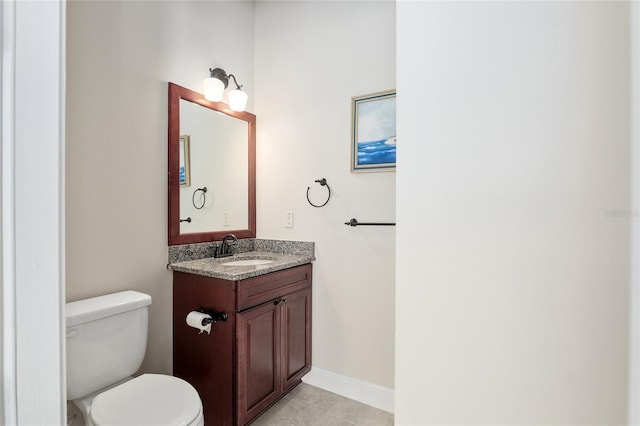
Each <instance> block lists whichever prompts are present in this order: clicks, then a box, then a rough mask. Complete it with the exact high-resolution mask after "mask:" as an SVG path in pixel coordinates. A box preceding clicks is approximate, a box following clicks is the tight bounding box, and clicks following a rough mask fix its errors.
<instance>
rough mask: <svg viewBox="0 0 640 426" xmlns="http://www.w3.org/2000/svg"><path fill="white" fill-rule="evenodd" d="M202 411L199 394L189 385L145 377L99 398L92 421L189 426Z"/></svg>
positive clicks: (93, 406)
mask: <svg viewBox="0 0 640 426" xmlns="http://www.w3.org/2000/svg"><path fill="white" fill-rule="evenodd" d="M201 411H202V402H201V401H200V397H199V396H198V392H196V390H195V389H194V388H193V386H191V385H190V384H189V383H187V382H185V381H184V380H182V379H179V378H177V377H173V376H166V375H163V374H143V375H142V376H139V377H136V378H135V379H133V380H129V381H128V382H126V383H123V384H121V385H119V386H116V387H114V388H112V389H109V390H108V391H105V392H103V393H101V394H99V395H98V396H96V398H95V399H94V400H93V404H91V420H93V422H94V423H95V424H96V425H97V426H98V425H110V426H111V425H113V426H117V425H138V426H145V425H149V426H151V425H153V426H161V425H162V426H169V425H171V426H186V425H188V424H189V423H191V422H192V421H193V420H194V419H196V417H198V415H199V414H200V412H201Z"/></svg>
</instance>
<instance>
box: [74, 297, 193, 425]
mask: <svg viewBox="0 0 640 426" xmlns="http://www.w3.org/2000/svg"><path fill="white" fill-rule="evenodd" d="M150 304H151V296H149V295H147V294H143V293H138V292H136V291H123V292H120V293H113V294H108V295H105V296H99V297H94V298H91V299H85V300H79V301H77V302H70V303H67V304H66V319H67V400H69V401H72V402H73V404H74V405H75V406H76V407H77V408H78V411H79V412H80V413H81V414H80V415H81V416H82V417H83V418H84V419H83V420H84V423H85V425H87V426H93V425H95V426H103V425H138V426H144V425H149V426H151V425H153V426H203V425H204V416H203V414H202V401H200V397H199V396H198V392H197V391H196V390H195V389H194V388H193V386H191V385H190V384H189V383H187V382H185V381H184V380H182V379H179V378H177V377H173V376H167V375H162V374H143V375H141V376H139V377H136V378H133V377H131V375H132V374H134V373H135V372H136V371H138V369H139V368H140V365H141V364H142V359H143V358H144V353H145V351H146V347H147V325H148V316H149V313H148V306H149V305H150ZM73 424H74V425H75V424H77V423H73Z"/></svg>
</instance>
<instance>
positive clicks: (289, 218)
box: [285, 212, 293, 228]
mask: <svg viewBox="0 0 640 426" xmlns="http://www.w3.org/2000/svg"><path fill="white" fill-rule="evenodd" d="M286 214H287V223H286V225H285V226H286V227H287V228H293V212H286Z"/></svg>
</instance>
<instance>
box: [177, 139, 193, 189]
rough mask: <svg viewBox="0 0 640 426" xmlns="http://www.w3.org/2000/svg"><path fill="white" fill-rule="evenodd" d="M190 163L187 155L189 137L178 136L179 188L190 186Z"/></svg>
mask: <svg viewBox="0 0 640 426" xmlns="http://www.w3.org/2000/svg"><path fill="white" fill-rule="evenodd" d="M190 162H191V159H190V155H189V135H182V136H180V170H179V177H180V186H189V185H191V170H190V167H189V163H190Z"/></svg>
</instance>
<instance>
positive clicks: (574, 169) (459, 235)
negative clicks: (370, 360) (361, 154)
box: [396, 1, 637, 425]
mask: <svg viewBox="0 0 640 426" xmlns="http://www.w3.org/2000/svg"><path fill="white" fill-rule="evenodd" d="M417 45H419V46H420V47H419V48H418V47H417ZM629 58H630V45H629V4H628V3H623V2H616V3H610V2H477V3H475V2H408V1H407V2H404V1H402V2H399V3H398V92H399V97H398V112H399V113H398V135H399V139H400V140H401V141H403V142H402V150H401V151H400V154H399V168H398V173H397V179H398V182H397V189H398V193H397V199H398V206H397V209H398V222H399V224H400V225H399V226H398V231H397V232H398V233H397V238H398V241H397V245H398V250H397V253H398V256H397V288H396V300H397V310H396V312H397V329H396V342H397V345H396V424H398V425H417V424H425V425H426V424H438V425H445V424H465V425H472V424H476V425H480V424H483V425H487V424H491V425H498V424H504V425H525V424H528V425H532V424H535V425H543V424H562V425H588V424H599V425H602V424H615V425H621V424H625V423H626V406H627V377H628V367H627V362H628V355H627V351H628V319H629V316H628V315H629V309H628V298H629V269H630V268H629V265H630V261H629V246H630V239H629V230H630V221H631V219H632V218H635V217H636V216H635V215H637V213H634V210H633V209H632V207H633V206H631V205H630V199H629V192H630V169H629V167H630V166H629V156H630V135H629V127H630V116H629V104H630V98H629V91H630V74H629V66H630V59H629ZM418 183H419V184H418ZM418 185H419V186H418ZM417 187H419V188H420V193H421V196H420V197H416V196H415V189H416V188H417ZM635 208H637V206H635ZM416 241H419V242H420V244H421V246H420V247H419V250H415V249H416V245H415V242H416Z"/></svg>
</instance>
